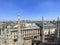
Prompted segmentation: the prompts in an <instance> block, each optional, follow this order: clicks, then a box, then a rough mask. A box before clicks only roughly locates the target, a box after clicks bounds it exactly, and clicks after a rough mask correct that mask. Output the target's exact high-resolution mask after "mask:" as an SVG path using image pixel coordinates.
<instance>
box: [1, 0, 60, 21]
mask: <svg viewBox="0 0 60 45" xmlns="http://www.w3.org/2000/svg"><path fill="white" fill-rule="evenodd" d="M18 15H20V17H21V20H41V17H42V16H44V18H45V20H54V19H57V17H60V0H0V20H17V16H18Z"/></svg>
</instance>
